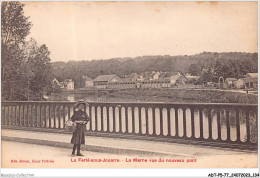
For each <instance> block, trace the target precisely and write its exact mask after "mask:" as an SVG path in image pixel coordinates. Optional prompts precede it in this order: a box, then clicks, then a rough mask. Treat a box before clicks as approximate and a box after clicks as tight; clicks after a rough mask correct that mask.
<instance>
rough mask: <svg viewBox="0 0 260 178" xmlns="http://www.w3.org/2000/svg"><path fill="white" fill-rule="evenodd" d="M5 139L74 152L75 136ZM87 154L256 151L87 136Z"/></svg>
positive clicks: (6, 134)
mask: <svg viewBox="0 0 260 178" xmlns="http://www.w3.org/2000/svg"><path fill="white" fill-rule="evenodd" d="M1 134H2V139H3V140H8V141H16V142H23V143H32V144H40V145H48V146H55V147H64V148H72V146H73V145H72V144H71V143H70V140H71V137H72V135H70V134H63V133H47V132H37V131H25V130H13V129H2V132H1ZM85 141H86V144H85V145H84V146H83V148H84V149H86V150H87V151H92V152H104V153H111V154H139V155H171V156H181V157H195V156H202V155H237V154H244V153H250V154H254V153H256V151H242V150H231V149H224V148H216V147H208V146H198V145H185V144H178V143H168V142H156V141H146V140H133V139H122V138H119V139H117V138H109V137H95V136H85Z"/></svg>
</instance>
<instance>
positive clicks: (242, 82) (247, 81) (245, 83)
mask: <svg viewBox="0 0 260 178" xmlns="http://www.w3.org/2000/svg"><path fill="white" fill-rule="evenodd" d="M236 85H237V88H240V89H244V88H247V89H257V88H258V73H247V74H246V75H245V77H244V78H240V79H238V80H237V84H236Z"/></svg>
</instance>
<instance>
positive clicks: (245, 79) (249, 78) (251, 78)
mask: <svg viewBox="0 0 260 178" xmlns="http://www.w3.org/2000/svg"><path fill="white" fill-rule="evenodd" d="M238 80H243V81H244V82H258V77H248V78H240V79H238Z"/></svg>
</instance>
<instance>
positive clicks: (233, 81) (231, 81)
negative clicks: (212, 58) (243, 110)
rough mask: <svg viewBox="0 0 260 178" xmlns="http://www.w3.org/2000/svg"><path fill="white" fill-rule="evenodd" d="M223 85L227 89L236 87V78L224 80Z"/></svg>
mask: <svg viewBox="0 0 260 178" xmlns="http://www.w3.org/2000/svg"><path fill="white" fill-rule="evenodd" d="M225 83H226V85H227V87H228V88H234V87H236V85H237V79H236V78H226V80H225Z"/></svg>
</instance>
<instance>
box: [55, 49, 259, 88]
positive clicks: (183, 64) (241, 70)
mask: <svg viewBox="0 0 260 178" xmlns="http://www.w3.org/2000/svg"><path fill="white" fill-rule="evenodd" d="M257 55H258V54H257V53H241V52H227V53H212V52H203V53H200V54H196V55H190V56H187V55H184V56H169V55H165V56H160V55H159V56H139V57H135V58H113V59H106V60H103V59H98V60H91V61H88V60H83V61H69V62H54V63H52V68H53V74H54V76H55V77H56V78H57V79H58V80H59V81H63V80H64V79H66V78H71V79H73V80H74V81H75V87H78V88H79V87H83V86H84V79H83V78H82V76H83V75H87V76H89V77H90V78H92V79H94V78H96V77H97V76H99V75H106V74H116V75H118V76H119V77H123V76H124V75H130V74H132V73H138V74H141V73H143V72H145V71H163V72H180V73H182V74H185V73H190V74H191V75H194V76H200V79H199V81H197V82H198V83H202V82H203V81H208V82H210V81H212V82H216V81H217V80H218V78H219V77H220V76H223V77H224V78H228V77H235V78H241V77H243V76H244V75H245V74H246V73H248V72H257V58H258V57H257Z"/></svg>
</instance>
